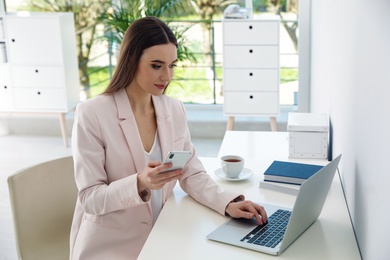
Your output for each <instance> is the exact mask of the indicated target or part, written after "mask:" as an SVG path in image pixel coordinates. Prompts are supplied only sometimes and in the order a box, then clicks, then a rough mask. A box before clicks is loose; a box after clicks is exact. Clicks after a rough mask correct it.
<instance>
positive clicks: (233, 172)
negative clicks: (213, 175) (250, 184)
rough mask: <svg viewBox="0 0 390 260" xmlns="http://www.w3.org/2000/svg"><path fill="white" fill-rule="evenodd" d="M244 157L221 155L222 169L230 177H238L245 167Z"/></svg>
mask: <svg viewBox="0 0 390 260" xmlns="http://www.w3.org/2000/svg"><path fill="white" fill-rule="evenodd" d="M244 162H245V161H244V158H242V157H241V156H238V155H224V156H222V157H221V167H222V171H223V172H224V173H225V175H226V177H228V178H238V177H239V176H240V173H241V172H242V169H244Z"/></svg>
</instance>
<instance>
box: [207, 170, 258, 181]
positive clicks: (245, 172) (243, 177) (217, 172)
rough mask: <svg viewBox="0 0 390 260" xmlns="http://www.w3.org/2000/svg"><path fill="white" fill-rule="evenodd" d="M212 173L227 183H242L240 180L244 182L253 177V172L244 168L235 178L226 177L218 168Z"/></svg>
mask: <svg viewBox="0 0 390 260" xmlns="http://www.w3.org/2000/svg"><path fill="white" fill-rule="evenodd" d="M214 173H215V175H217V176H218V177H220V178H222V179H224V180H228V181H242V180H246V179H248V178H250V177H251V176H252V175H253V172H252V171H251V170H250V169H248V168H244V169H243V170H242V172H241V173H240V175H239V176H238V177H237V178H229V177H226V175H225V173H224V172H223V170H222V168H219V169H217V170H215V172H214Z"/></svg>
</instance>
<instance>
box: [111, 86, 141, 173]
mask: <svg viewBox="0 0 390 260" xmlns="http://www.w3.org/2000/svg"><path fill="white" fill-rule="evenodd" d="M114 99H115V102H116V105H117V109H118V118H119V120H120V122H119V125H120V126H121V128H122V131H123V135H124V136H125V138H126V141H127V145H128V147H129V150H130V154H131V156H132V157H133V163H134V166H135V169H136V171H137V172H140V171H142V170H143V169H144V167H145V165H146V159H145V155H144V153H143V151H144V148H143V145H142V140H141V137H140V135H139V132H138V127H137V123H136V121H135V117H134V114H133V111H132V110H131V106H130V101H129V99H128V97H127V94H126V90H125V89H121V90H119V91H118V92H116V93H114Z"/></svg>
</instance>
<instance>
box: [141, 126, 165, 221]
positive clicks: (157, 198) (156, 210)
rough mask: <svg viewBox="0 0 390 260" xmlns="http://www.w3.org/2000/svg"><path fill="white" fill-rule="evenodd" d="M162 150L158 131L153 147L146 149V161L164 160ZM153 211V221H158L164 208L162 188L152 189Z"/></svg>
mask: <svg viewBox="0 0 390 260" xmlns="http://www.w3.org/2000/svg"><path fill="white" fill-rule="evenodd" d="M161 153H162V151H161V145H160V139H159V137H158V133H157V132H156V136H155V137H154V143H153V146H152V149H150V151H149V152H146V151H145V158H146V163H148V162H149V161H160V162H162V154H161ZM151 193H152V198H151V200H152V212H153V223H156V220H157V217H158V215H160V212H161V208H162V190H161V189H160V190H152V191H151Z"/></svg>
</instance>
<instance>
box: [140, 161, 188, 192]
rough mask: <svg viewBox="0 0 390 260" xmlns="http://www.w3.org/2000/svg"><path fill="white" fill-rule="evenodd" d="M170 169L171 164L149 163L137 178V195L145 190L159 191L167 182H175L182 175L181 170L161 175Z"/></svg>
mask: <svg viewBox="0 0 390 260" xmlns="http://www.w3.org/2000/svg"><path fill="white" fill-rule="evenodd" d="M171 167H172V164H171V163H167V164H162V163H161V162H158V161H150V162H149V163H148V165H147V166H146V167H145V168H144V169H143V170H142V171H141V172H140V173H138V176H137V180H138V183H137V186H138V193H141V192H143V191H144V190H146V189H150V190H159V189H161V188H162V187H163V186H164V185H165V184H166V183H167V182H170V181H173V180H177V179H179V178H180V177H181V176H182V175H183V170H180V169H179V170H174V171H167V172H164V173H161V172H162V171H166V170H168V169H169V168H171Z"/></svg>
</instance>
